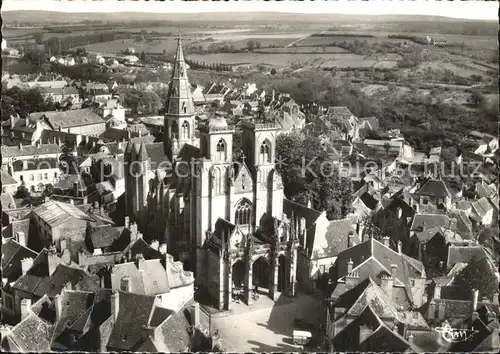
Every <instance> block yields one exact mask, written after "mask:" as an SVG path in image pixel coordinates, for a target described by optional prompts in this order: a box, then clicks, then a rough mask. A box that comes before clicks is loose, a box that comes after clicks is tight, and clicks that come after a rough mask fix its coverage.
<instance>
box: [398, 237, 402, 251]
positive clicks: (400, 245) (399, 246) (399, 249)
mask: <svg viewBox="0 0 500 354" xmlns="http://www.w3.org/2000/svg"><path fill="white" fill-rule="evenodd" d="M398 253H399V254H403V242H401V240H399V241H398Z"/></svg>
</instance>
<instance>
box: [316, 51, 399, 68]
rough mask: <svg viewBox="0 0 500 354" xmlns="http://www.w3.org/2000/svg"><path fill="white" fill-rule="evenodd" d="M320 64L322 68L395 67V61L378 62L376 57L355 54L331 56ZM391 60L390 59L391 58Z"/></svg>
mask: <svg viewBox="0 0 500 354" xmlns="http://www.w3.org/2000/svg"><path fill="white" fill-rule="evenodd" d="M325 59H326V60H325V61H324V62H323V63H322V64H321V67H322V68H333V67H337V68H347V67H351V68H370V67H374V68H386V69H391V68H394V67H396V66H397V61H396V60H380V59H379V58H377V57H370V56H363V55H357V54H339V55H334V54H333V55H332V56H331V57H330V58H328V59H327V58H325ZM391 59H392V58H391Z"/></svg>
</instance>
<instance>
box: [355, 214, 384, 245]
mask: <svg viewBox="0 0 500 354" xmlns="http://www.w3.org/2000/svg"><path fill="white" fill-rule="evenodd" d="M361 223H362V225H363V226H364V228H363V235H362V236H363V239H365V238H366V239H367V238H373V239H375V240H377V241H382V239H383V237H384V236H385V235H384V233H383V232H382V230H381V228H380V227H378V226H377V225H375V223H374V215H373V214H367V215H365V216H364V217H363V219H362V221H361Z"/></svg>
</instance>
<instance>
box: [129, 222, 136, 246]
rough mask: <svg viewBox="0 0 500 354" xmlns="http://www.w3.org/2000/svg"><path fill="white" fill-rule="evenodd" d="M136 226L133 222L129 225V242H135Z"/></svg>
mask: <svg viewBox="0 0 500 354" xmlns="http://www.w3.org/2000/svg"><path fill="white" fill-rule="evenodd" d="M137 233H138V231H137V224H136V223H135V222H133V223H132V224H130V242H131V243H132V242H134V241H136V240H137Z"/></svg>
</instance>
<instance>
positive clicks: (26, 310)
mask: <svg viewBox="0 0 500 354" xmlns="http://www.w3.org/2000/svg"><path fill="white" fill-rule="evenodd" d="M30 311H31V299H22V300H21V321H22V320H24V319H25V318H26V317H28V315H29V314H30Z"/></svg>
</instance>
